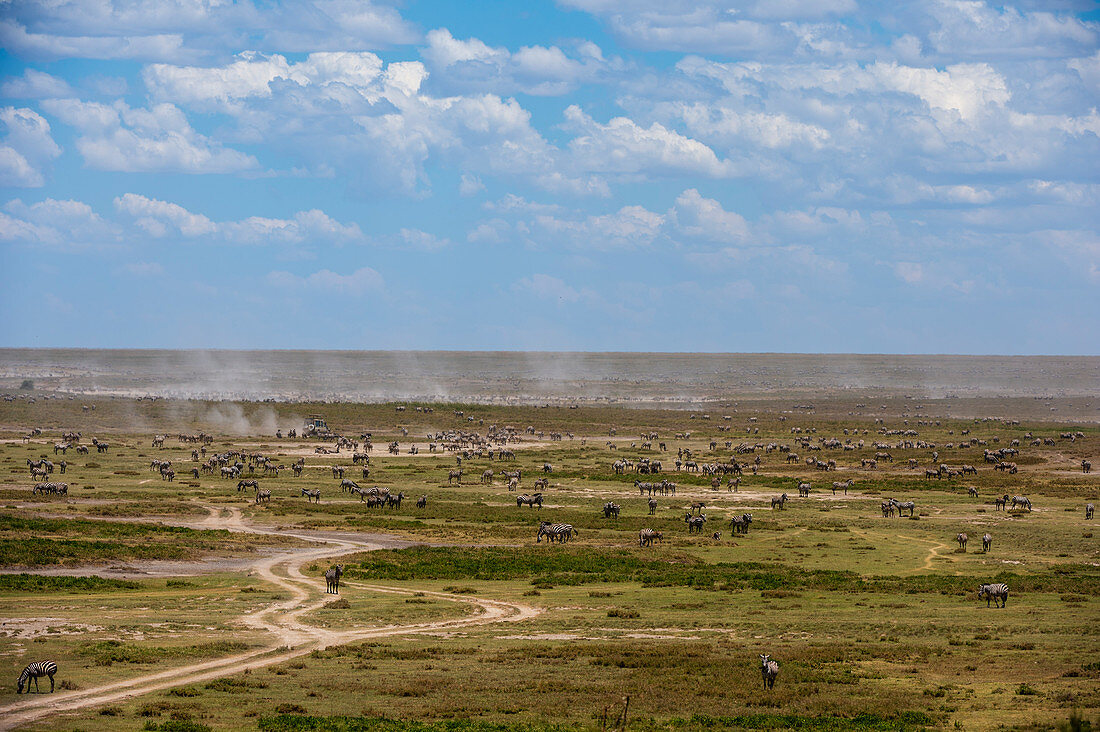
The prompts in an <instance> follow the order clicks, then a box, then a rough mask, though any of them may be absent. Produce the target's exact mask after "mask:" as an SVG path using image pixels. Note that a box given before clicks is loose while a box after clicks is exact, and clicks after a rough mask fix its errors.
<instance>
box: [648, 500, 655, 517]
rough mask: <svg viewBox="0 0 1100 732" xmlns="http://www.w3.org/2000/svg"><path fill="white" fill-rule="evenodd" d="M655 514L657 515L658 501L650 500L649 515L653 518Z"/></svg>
mask: <svg viewBox="0 0 1100 732" xmlns="http://www.w3.org/2000/svg"><path fill="white" fill-rule="evenodd" d="M655 513H657V499H656V498H650V499H649V515H650V516H652V515H653V514H655Z"/></svg>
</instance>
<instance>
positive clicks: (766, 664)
mask: <svg viewBox="0 0 1100 732" xmlns="http://www.w3.org/2000/svg"><path fill="white" fill-rule="evenodd" d="M760 675H761V676H762V677H763V678H764V688H765V689H771V688H772V687H773V686H775V677H776V676H778V675H779V664H778V663H776V662H775V661H773V660H772V659H771V656H770V655H768V654H761V655H760Z"/></svg>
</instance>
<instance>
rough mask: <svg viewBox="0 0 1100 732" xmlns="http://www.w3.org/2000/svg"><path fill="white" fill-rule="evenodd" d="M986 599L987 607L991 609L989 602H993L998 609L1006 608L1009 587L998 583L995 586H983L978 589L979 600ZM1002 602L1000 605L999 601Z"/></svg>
mask: <svg viewBox="0 0 1100 732" xmlns="http://www.w3.org/2000/svg"><path fill="white" fill-rule="evenodd" d="M983 597H984V598H985V606H986V607H989V601H990V600H993V603H994V604H996V605H997V607H1004V606H1005V605H1007V604H1008V585H1006V584H1004V583H998V584H995V585H981V586H980V587H978V599H979V600H980V599H981V598H983ZM998 600H999V601H1000V603H999V604H998V603H997V601H998Z"/></svg>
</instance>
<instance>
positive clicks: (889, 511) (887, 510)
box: [882, 501, 894, 518]
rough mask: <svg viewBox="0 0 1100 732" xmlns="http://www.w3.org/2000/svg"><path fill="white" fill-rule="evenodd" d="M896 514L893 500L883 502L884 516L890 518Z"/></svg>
mask: <svg viewBox="0 0 1100 732" xmlns="http://www.w3.org/2000/svg"><path fill="white" fill-rule="evenodd" d="M893 515H894V504H893V503H892V502H891V501H883V502H882V517H883V518H889V517H891V516H893Z"/></svg>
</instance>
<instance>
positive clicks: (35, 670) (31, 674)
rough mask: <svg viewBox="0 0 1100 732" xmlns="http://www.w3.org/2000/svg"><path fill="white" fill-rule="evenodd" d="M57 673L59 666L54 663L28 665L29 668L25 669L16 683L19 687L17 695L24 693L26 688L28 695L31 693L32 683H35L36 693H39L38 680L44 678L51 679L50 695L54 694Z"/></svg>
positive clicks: (39, 662) (43, 662)
mask: <svg viewBox="0 0 1100 732" xmlns="http://www.w3.org/2000/svg"><path fill="white" fill-rule="evenodd" d="M56 673H57V664H56V663H54V662H53V661H35V662H34V663H29V664H27V667H26V668H25V669H23V673H21V674H19V681H18V682H16V685H17V687H18V691H17V692H16V693H17V694H22V693H23V688H24V687H26V689H27V693H28V694H29V693H31V685H30V682H31V681H32V680H33V681H34V693H36V694H37V693H39V689H38V680H39V679H40V678H42V677H43V676H49V677H50V693H51V694H52V693H53V688H54V686H53V675H54V674H56Z"/></svg>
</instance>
